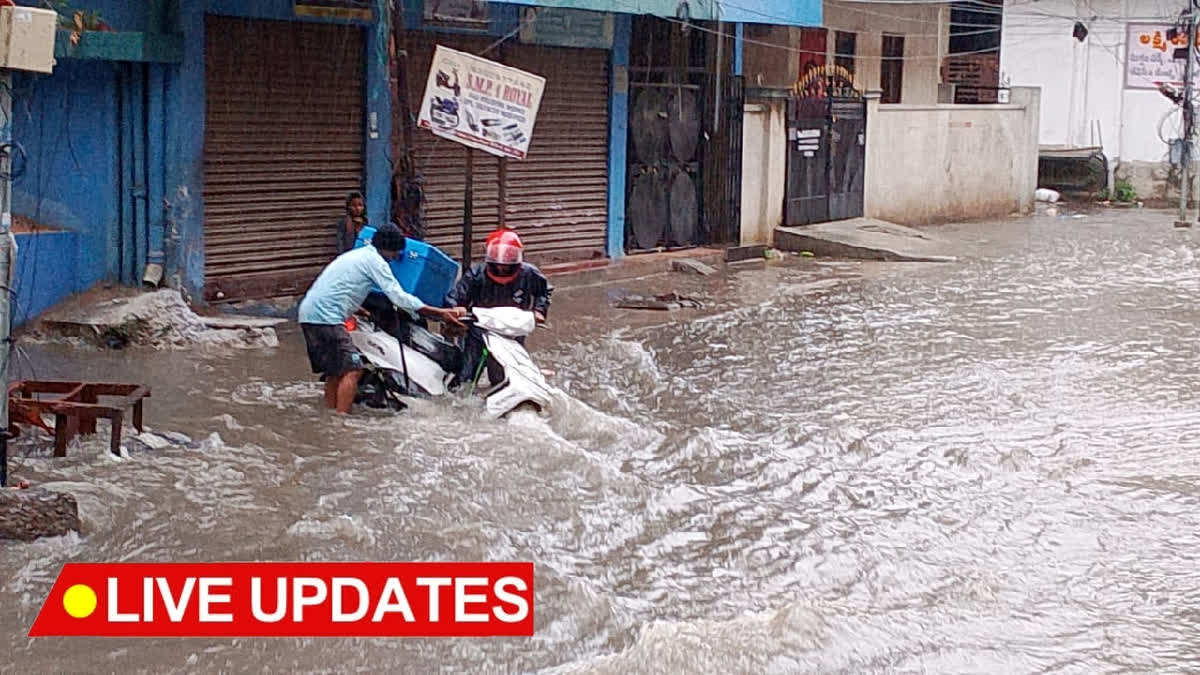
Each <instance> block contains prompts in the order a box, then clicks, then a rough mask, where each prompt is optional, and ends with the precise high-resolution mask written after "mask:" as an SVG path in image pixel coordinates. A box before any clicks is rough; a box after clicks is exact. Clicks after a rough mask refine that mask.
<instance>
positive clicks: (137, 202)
mask: <svg viewBox="0 0 1200 675" xmlns="http://www.w3.org/2000/svg"><path fill="white" fill-rule="evenodd" d="M129 69H130V71H131V73H130V74H131V77H130V78H129V79H130V83H131V85H132V86H131V89H132V91H130V101H131V103H132V108H133V116H132V117H133V119H131V120H130V126H129V135H130V137H131V138H132V139H133V163H132V165H131V166H130V170H131V171H132V172H133V181H132V184H131V185H130V191H131V192H132V196H133V218H132V219H131V220H130V223H129V225H130V228H129V240H130V243H131V244H132V251H131V255H130V256H129V257H130V262H131V263H132V264H131V265H130V267H129V270H128V275H129V280H128V282H127V283H129V284H134V283H136V282H137V279H138V276H139V274H138V273H139V272H140V271H141V270H142V269H144V268H145V264H146V250H147V246H146V244H147V239H148V238H149V234H150V224H149V222H148V221H149V218H148V217H147V216H148V214H149V204H147V203H146V189H147V185H146V183H147V181H146V176H147V170H146V164H147V162H146V145H147V143H146V141H147V131H146V77H147V76H146V64H144V63H134V64H130V66H129Z"/></svg>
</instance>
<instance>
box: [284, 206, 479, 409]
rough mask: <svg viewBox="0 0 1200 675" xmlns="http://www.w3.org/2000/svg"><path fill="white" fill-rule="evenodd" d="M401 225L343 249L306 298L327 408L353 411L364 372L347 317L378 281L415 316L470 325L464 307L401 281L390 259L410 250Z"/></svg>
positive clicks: (306, 320)
mask: <svg viewBox="0 0 1200 675" xmlns="http://www.w3.org/2000/svg"><path fill="white" fill-rule="evenodd" d="M404 247H405V239H404V235H403V234H402V233H401V232H400V228H398V227H396V226H395V225H392V224H390V223H389V224H387V225H384V226H383V227H381V228H379V230H378V231H376V232H375V235H374V236H373V237H372V238H371V244H370V245H369V246H363V247H361V248H356V249H354V250H352V251H349V252H347V253H343V254H342V255H340V256H338V257H337V258H336V259H334V261H333V262H331V263H329V265H328V266H327V267H326V268H325V269H324V270H323V271H322V272H321V275H320V276H319V277H317V280H316V281H314V282H313V285H312V288H310V289H308V293H306V294H305V295H304V300H302V301H301V302H300V317H299V318H300V329H301V330H302V331H303V332H304V342H305V344H306V345H307V346H308V360H309V363H310V364H311V365H312V370H313V372H314V373H320V374H322V375H323V377H324V379H325V407H327V408H331V409H334V410H336V411H337V412H338V413H340V414H346V413H348V412H350V407H351V406H352V405H353V404H354V397H355V394H356V393H357V391H358V378H359V377H360V376H361V375H362V356H361V355H360V354H359V353H358V350H357V349H355V347H354V342H353V341H351V339H350V333H349V332H347V330H346V326H345V322H346V319H349V318H350V316H351V315H352V314H354V312H355V311H357V310H358V308H359V307H360V306H361V305H362V302H363V299H365V298H366V297H367V293H369V292H370V291H371V287H372V286H377V287H379V288H380V289H381V290H382V291H383V293H384V295H386V296H387V297H388V299H389V300H391V301H392V303H393V304H395V305H396V306H397V307H398V308H400V309H401V310H404V311H406V312H408V313H409V315H411V316H412V317H413V318H414V319H415V318H417V316H418V315H420V316H427V317H431V318H435V319H438V320H440V321H444V322H446V323H448V324H450V325H452V326H457V327H459V328H465V326H463V324H462V322H461V321H459V320H458V317H460V316H462V315H464V314H465V311H464V310H462V309H461V308H452V309H442V308H439V307H429V306H428V305H426V304H425V303H423V302H421V301H420V300H419V299H417V298H416V297H414V296H412V295H410V294H408V293H406V292H405V291H404V289H403V288H401V286H400V282H398V281H396V276H395V275H394V274H392V270H391V267H389V266H388V264H387V261H389V260H395V259H396V257H398V256H399V255H400V253H401V252H403V251H404Z"/></svg>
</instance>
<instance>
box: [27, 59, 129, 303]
mask: <svg viewBox="0 0 1200 675" xmlns="http://www.w3.org/2000/svg"><path fill="white" fill-rule="evenodd" d="M116 81H117V75H116V69H115V67H114V66H113V64H111V63H101V62H84V61H70V60H63V61H62V62H60V63H59V64H58V66H57V67H56V68H55V72H54V74H52V75H35V74H28V73H17V74H14V76H13V94H14V104H13V120H12V121H13V138H14V139H15V140H16V142H18V143H20V144H21V146H22V147H23V148H24V150H25V154H26V165H25V174H24V175H23V176H22V177H21V178H20V179H19V180H17V181H15V182H14V183H13V213H14V215H20V216H27V217H30V218H33V219H34V220H37V221H40V222H42V223H45V224H46V225H50V226H53V227H58V228H63V229H66V230H70V231H73V232H77V233H78V234H79V236H78V238H77V239H74V240H73V241H75V242H76V244H77V245H78V246H79V247H80V251H79V254H78V255H71V256H67V257H65V258H62V259H60V260H59V261H57V262H56V263H55V264H54V265H53V266H52V267H50V268H49V271H54V270H57V272H56V273H58V274H68V273H69V274H72V275H73V276H77V278H78V279H79V280H80V283H81V284H82V285H83V286H84V287H87V286H90V285H92V284H94V283H95V282H97V281H99V280H100V279H103V278H104V277H105V276H107V274H108V272H109V260H108V255H107V242H108V241H109V237H110V235H111V234H112V233H113V232H114V231H116V229H117V213H118V205H117V199H118V193H117V156H118V153H117V110H116V91H117V90H116V86H117V85H116ZM39 245H40V244H39V243H38V240H34V241H33V242H31V249H30V251H29V252H32V253H35V254H36V247H37V246H39ZM26 252H27V251H22V254H25V253H26ZM76 264H77V265H78V268H77V269H75V270H71V269H68V268H67V266H68V265H76ZM52 273H54V272H52ZM17 290H18V292H19V293H20V292H22V291H23V290H28V289H20V288H18V289H17Z"/></svg>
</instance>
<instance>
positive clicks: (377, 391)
mask: <svg viewBox="0 0 1200 675" xmlns="http://www.w3.org/2000/svg"><path fill="white" fill-rule="evenodd" d="M464 323H468V324H469V325H471V326H472V330H478V331H479V333H480V335H481V337H482V339H483V343H484V346H485V348H486V351H485V353H484V358H483V361H482V362H486V360H487V357H488V356H490V357H491V358H492V359H493V360H494V361H495V362H496V363H497V364H499V366H500V368H501V369H503V374H504V375H503V377H502V378H501V381H499V382H492V383H491V386H490V387H489V388H488V389H487V390H486V391H485V392H484V393H483V396H484V399H485V401H486V403H487V414H488V416H489V417H491V418H500V417H503V416H505V415H507V414H509V413H510V412H513V411H514V410H517V409H518V408H522V407H532V408H534V409H535V410H537V411H538V412H548V411H549V409H550V402H551V400H552V394H551V389H550V385H549V383H547V382H546V378H545V377H544V376H543V375H542V371H541V370H540V369H538V367H537V366H536V365H534V363H533V360H532V359H531V358H530V357H529V352H527V351H525V348H524V347H523V346H522V345H521V343H519V342H517V340H516V338H520V337H524V336H526V335H529V334H530V333H532V332H533V331H534V329H535V328H536V326H537V323H536V321H535V319H534V316H533V312H527V311H524V310H522V309H518V308H516V307H495V308H483V307H477V308H475V309H474V310H472V312H471V313H470V314H469V315H468V316H467V317H466V318H465V319H464ZM347 329H349V331H350V339H351V340H352V341H353V342H354V346H355V347H357V348H358V351H359V353H361V354H362V356H363V366H364V372H363V375H362V377H361V378H360V379H359V384H358V396H357V397H356V401H357V402H361V403H364V404H365V405H368V406H370V407H373V408H390V409H392V410H403V409H404V408H405V407H407V405H406V404H405V402H404V400H403V399H404V398H405V397H420V398H423V397H436V396H444V395H446V394H447V393H449V385H450V383H451V382H452V380H453V379H454V377H455V375H456V374H457V373H458V370H459V367H460V366H461V364H462V360H463V353H462V350H461V349H460V348H459V347H458V345H456V344H454V343H453V342H451V341H449V340H446V339H444V338H442V337H441V336H438V335H434V334H433V333H431V332H429V331H428V330H426V329H424V328H422V327H421V326H417V325H411V326H409V329H408V338H407V339H406V340H405V341H404V343H401V342H400V340H398V339H396V337H394V336H392V335H390V334H389V333H387V332H386V331H384V330H382V329H380V328H378V327H377V326H376V325H375V324H374V323H372V322H371V321H369V320H364V319H361V318H357V317H356V318H354V319H351V320H350V321H347Z"/></svg>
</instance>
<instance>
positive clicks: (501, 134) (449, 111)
mask: <svg viewBox="0 0 1200 675" xmlns="http://www.w3.org/2000/svg"><path fill="white" fill-rule="evenodd" d="M545 87H546V79H545V78H543V77H540V76H538V75H534V74H532V73H527V72H525V71H523V70H518V69H516V68H511V67H509V66H504V65H501V64H499V63H496V62H494V61H488V60H487V59H483V58H480V57H478V56H474V55H472V54H466V53H463V52H460V51H455V50H453V49H447V48H446V47H443V46H442V45H438V46H437V50H436V51H435V52H434V55H433V65H432V66H431V67H430V68H429V79H428V80H427V81H426V83H425V97H424V99H423V100H422V101H421V113H420V116H419V118H418V121H417V124H418V125H419V126H421V127H422V128H425V129H429V130H430V131H432V132H433V133H434V134H436V135H438V136H441V137H443V138H448V139H451V140H454V141H457V142H459V143H462V144H463V145H466V146H468V147H472V148H478V149H480V150H483V151H485V152H489V153H491V154H493V155H496V156H498V157H511V158H513V159H524V158H525V156H526V155H527V154H528V152H529V144H530V142H531V141H532V140H533V124H534V121H535V120H536V119H537V113H538V107H539V106H540V105H541V103H542V92H543V91H544V90H545Z"/></svg>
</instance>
